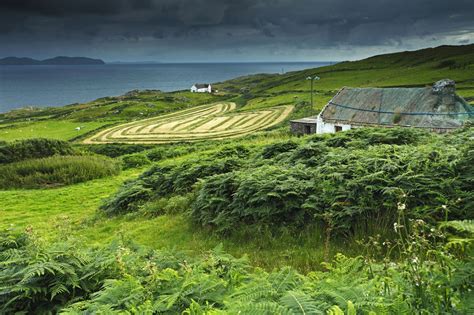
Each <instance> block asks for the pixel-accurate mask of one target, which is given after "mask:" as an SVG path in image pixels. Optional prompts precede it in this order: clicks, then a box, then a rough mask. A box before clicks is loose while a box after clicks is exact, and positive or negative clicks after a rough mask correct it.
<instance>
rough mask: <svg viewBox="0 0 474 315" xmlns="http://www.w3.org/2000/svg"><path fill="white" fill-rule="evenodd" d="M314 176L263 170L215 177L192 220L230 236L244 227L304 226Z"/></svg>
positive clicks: (201, 191)
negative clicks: (241, 226) (306, 204)
mask: <svg viewBox="0 0 474 315" xmlns="http://www.w3.org/2000/svg"><path fill="white" fill-rule="evenodd" d="M311 179H312V174H311V173H310V172H308V171H307V170H305V169H304V168H303V167H294V168H287V167H278V166H262V167H259V168H257V169H254V170H253V171H252V172H247V171H238V172H234V173H227V174H223V175H217V176H212V177H210V178H208V179H207V180H205V181H204V182H203V184H202V186H201V187H200V189H199V191H198V194H197V198H196V201H195V202H194V204H193V208H192V216H193V217H194V219H195V220H196V221H197V222H199V223H200V224H201V225H205V226H206V225H210V226H213V227H215V228H216V229H217V230H218V231H221V232H228V231H230V230H231V229H234V228H236V227H237V226H239V225H241V224H267V225H268V224H270V225H293V226H295V225H301V224H303V223H305V222H308V219H310V218H309V217H308V213H307V212H306V211H305V209H304V208H303V204H304V202H305V200H306V199H307V198H308V197H309V195H310V194H311V193H312V192H313V190H312V186H313V185H312V183H311Z"/></svg>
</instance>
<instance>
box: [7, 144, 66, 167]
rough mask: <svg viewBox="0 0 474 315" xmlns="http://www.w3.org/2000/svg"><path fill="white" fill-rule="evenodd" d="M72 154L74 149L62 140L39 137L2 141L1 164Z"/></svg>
mask: <svg viewBox="0 0 474 315" xmlns="http://www.w3.org/2000/svg"><path fill="white" fill-rule="evenodd" d="M72 154H74V149H73V148H72V147H71V145H70V144H69V143H68V142H65V141H61V140H53V139H42V138H37V139H27V140H19V141H14V142H11V143H3V144H1V143H0V164H5V163H12V162H19V161H23V160H28V159H38V158H44V157H49V156H53V155H72Z"/></svg>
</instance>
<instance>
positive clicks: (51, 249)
mask: <svg viewBox="0 0 474 315" xmlns="http://www.w3.org/2000/svg"><path fill="white" fill-rule="evenodd" d="M400 215H401V216H403V214H402V213H401V214H400ZM396 232H397V234H398V238H397V239H395V240H393V241H392V242H391V243H383V244H381V243H380V242H379V241H378V240H377V239H372V240H371V241H370V242H369V243H368V248H369V247H371V249H370V253H371V254H370V255H366V256H358V257H354V258H348V257H345V256H343V255H337V256H336V257H335V259H334V260H333V261H332V262H328V263H325V264H324V268H325V271H324V272H316V271H315V272H311V273H309V274H307V275H302V274H299V273H298V272H296V271H295V270H293V269H292V268H289V267H286V268H282V269H280V270H274V271H272V272H269V273H268V272H265V271H263V270H260V269H253V268H252V267H251V266H250V265H249V264H248V263H247V262H246V260H245V258H244V259H235V258H233V257H232V256H229V255H227V254H225V253H223V252H222V250H221V249H220V248H216V249H214V250H212V251H209V252H207V253H206V254H205V255H204V256H201V257H199V258H190V257H187V256H186V255H184V254H183V253H180V252H176V251H173V252H169V251H152V250H149V249H146V248H143V247H140V246H136V245H134V244H133V243H130V242H124V241H118V242H115V243H113V244H111V245H109V246H107V247H103V248H91V249H84V248H83V247H80V246H79V245H78V243H77V242H75V241H74V240H71V239H70V240H67V241H61V242H56V243H52V244H51V243H44V242H43V241H42V240H41V238H38V237H37V236H35V234H34V233H33V232H32V231H27V232H26V233H25V234H20V235H5V234H3V235H0V249H1V251H0V253H1V254H0V266H1V267H2V268H1V269H0V278H1V279H2V284H1V285H0V305H1V306H0V310H1V311H2V312H4V313H12V312H18V311H20V312H21V311H24V312H30V313H35V314H41V313H45V312H58V313H63V314H90V313H101V314H104V313H115V312H117V313H127V314H153V313H159V314H177V313H181V312H182V313H183V314H228V313H229V314H235V313H242V314H325V313H326V314H356V313H368V314H387V313H393V314H403V313H413V311H414V310H416V311H417V312H419V313H426V314H440V313H449V314H467V313H470V312H472V311H473V310H474V305H473V303H472V301H473V297H474V296H473V295H472V292H473V291H472V290H473V289H474V288H473V283H474V282H473V280H474V279H473V278H474V273H473V270H474V260H472V257H473V256H472V236H473V235H474V225H473V223H472V222H469V221H463V222H461V221H456V222H445V223H444V225H442V226H441V228H439V229H438V228H435V227H432V226H429V225H427V224H426V223H425V222H424V221H422V220H417V221H413V222H411V221H410V222H409V223H408V225H406V226H403V227H402V226H399V227H396ZM377 249H379V250H381V251H384V252H386V253H390V252H391V251H393V250H395V251H397V252H398V253H399V254H398V261H399V262H397V263H393V262H392V257H391V256H390V255H389V254H386V258H385V259H383V260H381V261H379V262H376V261H374V259H373V255H374V254H376V252H377ZM349 284H350V285H349Z"/></svg>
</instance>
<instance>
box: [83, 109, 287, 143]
mask: <svg viewBox="0 0 474 315" xmlns="http://www.w3.org/2000/svg"><path fill="white" fill-rule="evenodd" d="M235 108H236V105H235V103H216V104H210V105H203V106H197V107H194V108H190V109H186V110H182V111H178V112H174V113H171V114H166V115H161V116H158V117H154V118H149V119H144V120H139V121H134V122H131V123H127V124H122V125H119V126H114V127H112V128H109V129H106V130H103V131H101V132H99V133H98V134H96V135H94V136H92V137H90V138H88V139H86V140H85V141H84V142H85V143H87V144H94V143H97V144H100V143H170V142H180V141H198V140H215V139H224V138H232V137H239V136H244V135H247V134H250V133H252V132H255V131H258V130H262V129H266V128H269V127H271V126H274V125H276V124H278V123H280V122H282V121H283V120H285V118H287V117H288V115H289V114H290V113H291V111H292V110H293V106H279V107H273V108H268V109H265V110H261V111H252V112H233V111H234V110H235Z"/></svg>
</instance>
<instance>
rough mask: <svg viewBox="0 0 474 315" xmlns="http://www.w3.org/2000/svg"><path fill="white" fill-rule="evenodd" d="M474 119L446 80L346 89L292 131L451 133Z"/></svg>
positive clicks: (468, 106)
mask: <svg viewBox="0 0 474 315" xmlns="http://www.w3.org/2000/svg"><path fill="white" fill-rule="evenodd" d="M473 118H474V111H473V108H472V106H471V105H469V104H468V103H467V102H466V101H465V100H464V99H463V98H462V97H461V96H459V95H457V94H456V87H455V82H454V81H452V80H448V79H445V80H441V81H438V82H436V83H435V84H434V85H433V86H431V87H423V88H348V87H344V88H343V89H341V90H340V91H339V92H338V93H337V94H336V95H335V96H334V97H333V98H332V99H331V101H329V103H327V104H326V106H324V108H323V109H322V111H321V113H320V114H319V115H318V116H317V117H308V118H305V119H300V120H294V121H291V130H292V131H293V132H294V133H296V134H302V133H303V134H304V133H318V134H322V133H334V132H338V131H344V130H349V129H352V128H360V127H365V126H373V127H395V126H400V127H415V128H425V129H429V130H432V131H436V132H448V131H451V130H455V129H457V128H461V127H462V126H463V125H464V124H465V123H466V122H467V121H469V120H472V119H473ZM308 124H310V126H309V127H308ZM313 130H315V131H314V132H313ZM301 131H304V132H301ZM306 131H310V132H306Z"/></svg>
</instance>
